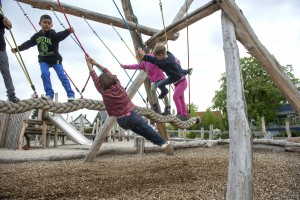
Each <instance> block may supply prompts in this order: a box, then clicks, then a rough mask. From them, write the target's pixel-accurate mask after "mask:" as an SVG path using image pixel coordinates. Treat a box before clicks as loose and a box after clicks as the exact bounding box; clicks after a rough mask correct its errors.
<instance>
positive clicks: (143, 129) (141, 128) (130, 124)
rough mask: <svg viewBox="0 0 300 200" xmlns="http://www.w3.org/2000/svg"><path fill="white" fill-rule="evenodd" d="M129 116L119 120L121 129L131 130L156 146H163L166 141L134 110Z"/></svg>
mask: <svg viewBox="0 0 300 200" xmlns="http://www.w3.org/2000/svg"><path fill="white" fill-rule="evenodd" d="M130 112H131V113H130V115H129V116H123V117H119V118H117V122H118V124H119V126H120V127H122V128H123V129H125V130H128V129H129V130H131V131H133V132H135V133H136V134H138V135H140V136H143V137H144V138H146V139H147V140H150V141H151V142H153V144H156V145H159V146H161V145H163V144H164V143H165V140H164V139H163V138H162V137H161V136H160V135H159V134H158V133H157V132H156V131H155V130H154V129H153V128H152V127H151V126H150V125H149V124H148V123H147V122H146V121H145V120H144V119H143V118H142V117H141V116H139V115H138V114H137V113H136V112H135V111H134V110H131V111H130Z"/></svg>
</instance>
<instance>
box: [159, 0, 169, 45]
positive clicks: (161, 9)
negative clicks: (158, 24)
mask: <svg viewBox="0 0 300 200" xmlns="http://www.w3.org/2000/svg"><path fill="white" fill-rule="evenodd" d="M159 7H160V13H161V19H162V22H163V25H164V32H165V40H166V45H167V50H168V49H169V47H168V36H167V30H166V25H165V18H164V12H163V7H162V3H161V0H159Z"/></svg>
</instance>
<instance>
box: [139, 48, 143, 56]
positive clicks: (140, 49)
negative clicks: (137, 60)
mask: <svg viewBox="0 0 300 200" xmlns="http://www.w3.org/2000/svg"><path fill="white" fill-rule="evenodd" d="M138 53H139V54H140V55H141V56H143V57H144V55H145V53H144V51H143V49H142V48H138Z"/></svg>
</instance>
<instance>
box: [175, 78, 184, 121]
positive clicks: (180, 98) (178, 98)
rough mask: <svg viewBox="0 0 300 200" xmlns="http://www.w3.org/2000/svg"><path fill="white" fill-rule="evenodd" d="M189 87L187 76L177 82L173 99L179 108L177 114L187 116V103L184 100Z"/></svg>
mask: <svg viewBox="0 0 300 200" xmlns="http://www.w3.org/2000/svg"><path fill="white" fill-rule="evenodd" d="M186 88H187V81H186V78H183V79H182V80H181V81H179V82H178V83H177V84H175V90H174V95H173V100H174V103H175V106H176V109H177V114H180V115H183V116H187V112H186V105H185V101H184V91H185V89H186Z"/></svg>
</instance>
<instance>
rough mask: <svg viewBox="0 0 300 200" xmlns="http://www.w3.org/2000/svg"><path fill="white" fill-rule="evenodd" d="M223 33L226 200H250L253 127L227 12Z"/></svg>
mask: <svg viewBox="0 0 300 200" xmlns="http://www.w3.org/2000/svg"><path fill="white" fill-rule="evenodd" d="M222 33H223V46H224V47H223V48H224V54H225V62H226V80H227V113H228V121H229V132H230V134H229V137H230V144H229V153H230V154H229V170H228V181H227V193H226V199H228V200H251V199H252V187H253V186H252V177H253V175H252V144H251V130H250V127H249V124H248V119H247V117H246V113H245V103H244V100H243V85H242V81H241V80H242V78H241V69H240V59H239V58H240V56H239V52H238V46H237V43H236V37H235V32H234V26H233V23H232V22H231V21H230V20H229V19H228V17H227V16H226V14H225V13H224V12H222Z"/></svg>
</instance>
